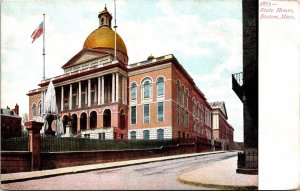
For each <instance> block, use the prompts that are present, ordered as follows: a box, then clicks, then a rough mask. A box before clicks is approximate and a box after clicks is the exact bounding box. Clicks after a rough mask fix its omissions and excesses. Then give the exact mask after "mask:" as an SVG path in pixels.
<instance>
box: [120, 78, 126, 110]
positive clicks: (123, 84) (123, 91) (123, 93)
mask: <svg viewBox="0 0 300 191" xmlns="http://www.w3.org/2000/svg"><path fill="white" fill-rule="evenodd" d="M121 84H122V103H123V104H124V103H125V99H124V97H125V83H124V76H122V83H121Z"/></svg>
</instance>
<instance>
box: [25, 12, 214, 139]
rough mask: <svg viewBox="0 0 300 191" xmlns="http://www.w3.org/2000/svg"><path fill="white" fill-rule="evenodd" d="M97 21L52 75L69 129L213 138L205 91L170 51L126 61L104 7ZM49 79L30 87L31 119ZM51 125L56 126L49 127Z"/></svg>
mask: <svg viewBox="0 0 300 191" xmlns="http://www.w3.org/2000/svg"><path fill="white" fill-rule="evenodd" d="M98 18H99V23H100V26H99V28H97V29H96V30H94V31H93V32H92V33H91V34H90V35H89V36H88V37H87V38H86V40H85V42H84V44H83V48H82V50H81V51H80V52H79V53H77V54H76V55H75V56H74V57H73V58H71V59H70V60H69V61H68V62H67V63H66V64H65V65H63V66H62V68H63V69H64V74H63V75H60V76H56V77H53V78H52V82H53V84H54V87H55V91H56V102H57V106H58V113H59V116H60V117H61V118H62V119H63V123H64V125H65V124H66V121H67V120H66V119H67V116H68V115H69V113H70V114H71V116H72V118H73V120H74V123H73V125H72V132H73V134H77V135H78V136H82V137H91V138H99V139H172V138H195V137H202V138H205V139H211V135H212V133H211V124H212V123H211V111H212V108H211V106H210V105H209V103H208V102H207V100H206V98H205V96H204V94H203V93H202V92H201V91H200V90H199V89H198V88H197V86H196V84H195V82H194V81H193V79H192V78H191V76H190V75H189V74H188V73H187V72H186V70H185V69H184V68H183V67H182V65H181V64H180V63H179V62H178V61H177V59H176V58H175V57H174V56H173V55H165V56H160V57H154V56H149V57H148V58H147V59H146V60H144V61H141V62H138V63H133V64H130V65H128V55H127V49H126V45H125V43H124V41H123V40H122V38H121V37H120V36H119V35H118V34H117V35H116V59H114V42H115V41H114V38H115V33H114V31H113V30H112V28H111V19H112V16H111V15H110V13H109V12H108V11H107V9H106V7H105V9H104V10H103V11H102V12H101V13H100V14H99V15H98ZM49 82H50V79H46V80H43V81H42V82H41V83H40V84H39V86H40V88H38V89H35V90H31V91H29V93H28V94H27V95H28V96H29V106H30V111H29V119H37V118H38V117H39V116H41V114H42V113H43V110H44V109H43V108H44V107H43V100H44V97H45V94H46V90H47V86H48V84H49ZM53 130H55V129H53Z"/></svg>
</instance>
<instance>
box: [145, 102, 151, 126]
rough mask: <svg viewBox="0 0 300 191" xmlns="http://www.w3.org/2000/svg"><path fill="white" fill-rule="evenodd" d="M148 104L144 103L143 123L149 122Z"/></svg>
mask: <svg viewBox="0 0 300 191" xmlns="http://www.w3.org/2000/svg"><path fill="white" fill-rule="evenodd" d="M149 113H150V112H149V104H145V105H144V123H149Z"/></svg>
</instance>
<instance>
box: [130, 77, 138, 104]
mask: <svg viewBox="0 0 300 191" xmlns="http://www.w3.org/2000/svg"><path fill="white" fill-rule="evenodd" d="M134 83H135V85H136V86H135V88H136V89H135V99H131V86H132V85H133V84H134ZM137 88H138V83H137V82H136V81H133V82H131V83H130V86H129V92H130V95H129V99H130V102H134V101H137V99H138V98H137Z"/></svg>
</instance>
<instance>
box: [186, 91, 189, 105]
mask: <svg viewBox="0 0 300 191" xmlns="http://www.w3.org/2000/svg"><path fill="white" fill-rule="evenodd" d="M186 107H187V108H188V107H189V90H188V89H187V90H186Z"/></svg>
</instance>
